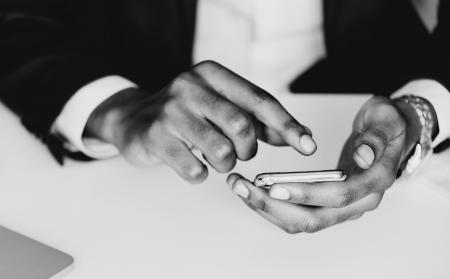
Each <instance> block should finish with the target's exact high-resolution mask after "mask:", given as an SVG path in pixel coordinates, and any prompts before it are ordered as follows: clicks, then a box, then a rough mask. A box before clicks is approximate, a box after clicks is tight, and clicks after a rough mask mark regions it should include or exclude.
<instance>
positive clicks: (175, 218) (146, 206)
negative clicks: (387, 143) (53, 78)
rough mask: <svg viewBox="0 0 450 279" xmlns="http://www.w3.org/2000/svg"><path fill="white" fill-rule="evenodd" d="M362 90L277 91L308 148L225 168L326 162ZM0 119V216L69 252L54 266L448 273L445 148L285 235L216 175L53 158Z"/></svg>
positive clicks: (109, 270)
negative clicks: (310, 137)
mask: <svg viewBox="0 0 450 279" xmlns="http://www.w3.org/2000/svg"><path fill="white" fill-rule="evenodd" d="M367 98H368V96H310V95H304V96H296V97H290V96H287V97H284V98H282V99H281V101H282V102H283V103H284V104H286V106H287V107H288V108H289V110H290V111H291V112H292V113H293V114H294V115H295V116H297V117H298V118H299V119H301V120H302V121H303V122H304V123H305V124H308V125H309V126H310V128H312V130H313V132H314V135H315V138H316V139H317V141H318V145H319V150H318V152H317V154H316V155H315V156H314V157H311V158H305V157H302V156H300V155H298V154H296V153H295V152H293V151H292V150H290V149H289V148H274V147H269V146H266V145H263V144H261V145H260V150H259V154H258V155H257V157H256V158H255V159H254V160H253V161H250V162H246V163H239V164H238V167H237V169H236V170H237V171H240V172H242V173H243V174H245V175H247V176H248V177H251V178H253V177H254V175H256V174H257V173H259V172H266V171H294V170H315V169H330V168H334V167H335V163H336V162H337V158H338V154H339V152H340V148H341V146H342V144H343V142H344V140H345V138H346V137H347V135H348V133H349V131H350V127H351V122H352V119H353V117H354V115H355V113H356V111H357V110H358V108H359V107H360V106H361V104H362V103H363V102H364V101H365V100H366V99H367ZM0 127H1V131H2V132H1V137H0V151H1V152H0V154H1V155H0V224H1V225H4V226H6V227H8V228H10V229H13V230H16V231H18V232H21V233H23V234H25V235H27V236H29V237H32V238H34V239H36V240H39V241H42V242H44V243H46V244H49V245H51V246H54V247H55V248H58V249H61V250H63V251H65V252H67V253H69V254H71V255H72V256H74V258H75V265H74V267H73V269H72V270H71V272H70V273H68V274H67V276H65V277H64V278H67V279H90V278H95V279H99V278H108V279H114V278H224V279H225V278H226V279H230V278H243V279H244V278H245V279H247V278H258V279H263V278H284V279H290V278H296V279H298V278H333V279H334V278H358V279H359V278H408V279H413V278H420V279H422V278H433V279H440V278H442V279H444V278H445V279H448V278H450V265H449V260H450V202H449V200H450V199H448V198H446V197H445V195H444V194H441V193H438V192H437V191H435V190H432V188H433V185H435V184H441V185H444V184H445V185H446V186H449V187H450V179H448V178H447V177H450V152H446V153H444V154H441V155H439V156H436V157H435V158H433V159H432V161H430V162H429V163H428V165H427V166H425V167H424V168H423V169H422V174H420V175H418V176H417V177H416V179H414V180H413V181H409V182H408V183H397V184H396V185H394V186H393V188H391V189H390V190H389V191H388V192H387V193H386V195H385V198H384V200H383V202H382V204H381V206H380V207H379V208H378V209H377V210H376V211H373V212H371V213H369V214H366V215H365V216H364V217H363V218H361V219H359V220H357V221H353V222H347V223H345V224H341V225H338V226H335V227H333V228H330V229H327V230H324V231H322V232H319V233H316V234H299V235H288V234H286V233H284V232H283V231H281V230H279V229H278V228H276V227H275V226H273V225H271V224H269V223H267V222H266V221H265V220H264V219H262V218H260V217H259V216H257V215H256V214H255V213H254V212H252V211H250V210H249V209H248V208H247V207H246V206H245V205H243V204H242V203H241V201H239V200H238V198H236V197H235V196H234V195H233V194H232V193H231V192H230V190H229V189H228V187H227V186H226V184H225V178H226V176H225V175H218V174H212V175H211V176H210V178H209V179H208V181H207V182H206V183H205V184H202V185H197V186H191V185H188V184H186V183H185V182H183V181H182V180H181V179H179V178H178V177H177V176H176V175H175V174H174V172H173V171H171V170H170V169H168V168H166V167H164V166H159V167H155V168H153V169H148V170H143V169H135V168H133V167H131V166H129V165H127V164H126V163H125V162H124V161H122V159H114V160H108V161H102V162H93V163H79V162H67V164H66V165H65V166H64V167H60V166H59V165H58V164H57V163H56V162H55V161H54V160H53V159H52V158H51V156H50V155H49V153H48V152H47V150H46V148H45V147H44V146H43V145H42V144H41V143H40V142H38V141H37V140H36V139H35V138H34V137H33V136H31V135H30V134H28V132H26V131H25V130H24V129H23V128H22V127H21V125H20V124H19V121H18V120H17V119H16V118H15V117H14V116H13V115H12V114H11V113H10V112H9V111H7V110H6V109H5V108H4V107H0ZM444 192H445V191H444ZM0 249H1V247H0Z"/></svg>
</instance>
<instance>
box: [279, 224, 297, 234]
mask: <svg viewBox="0 0 450 279" xmlns="http://www.w3.org/2000/svg"><path fill="white" fill-rule="evenodd" d="M283 230H284V231H285V232H286V233H288V234H298V233H300V232H301V230H299V229H298V227H297V226H292V225H290V226H287V227H283Z"/></svg>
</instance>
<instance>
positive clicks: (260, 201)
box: [253, 198, 270, 213]
mask: <svg viewBox="0 0 450 279" xmlns="http://www.w3.org/2000/svg"><path fill="white" fill-rule="evenodd" d="M253 204H254V206H255V207H256V208H257V209H259V210H261V211H263V212H266V213H270V212H269V211H270V208H269V206H268V204H267V202H266V201H265V200H264V198H260V199H257V200H256V201H255V202H254V203H253Z"/></svg>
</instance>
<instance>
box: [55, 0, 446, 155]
mask: <svg viewBox="0 0 450 279" xmlns="http://www.w3.org/2000/svg"><path fill="white" fill-rule="evenodd" d="M438 1H439V0H413V2H414V4H415V6H416V7H417V9H418V11H419V14H420V15H421V17H422V18H423V20H424V23H425V25H426V26H427V27H428V28H429V30H430V31H431V30H433V29H434V28H435V26H436V23H437V7H438ZM322 23H323V15H322V1H320V0H199V3H198V15H197V24H196V26H197V27H196V28H197V29H196V36H195V42H194V53H193V58H194V62H195V63H197V62H200V61H203V60H215V61H218V62H219V63H221V64H222V65H224V66H226V67H228V68H230V69H231V70H233V71H235V72H237V73H239V74H240V75H242V76H244V77H245V78H246V79H248V80H250V81H252V82H253V83H255V84H257V85H259V86H260V87H262V88H264V89H266V90H268V91H269V92H271V94H273V95H274V96H275V97H276V96H277V95H279V94H283V93H285V92H288V84H289V83H290V82H291V81H292V80H293V79H294V78H295V77H297V76H298V75H299V74H301V73H302V72H304V71H305V70H306V69H308V68H309V67H310V66H312V65H313V64H314V63H315V62H317V61H318V60H319V59H320V58H322V57H324V56H325V55H326V51H325V44H324V34H323V28H322ZM136 86H138V85H135V84H133V83H132V82H130V81H129V80H127V79H126V78H124V77H120V76H107V77H104V78H101V79H98V80H96V81H94V82H92V83H90V84H88V85H86V86H84V87H83V88H81V89H80V90H78V92H76V93H75V94H74V96H73V97H72V98H71V99H70V100H69V101H68V102H67V103H66V105H65V106H64V108H63V110H62V112H61V114H60V115H59V116H58V118H57V119H56V120H55V123H54V125H53V130H54V131H55V132H57V133H60V134H62V135H63V136H64V137H65V138H66V139H67V140H68V144H69V145H70V146H71V147H72V149H75V150H79V151H81V152H83V153H85V154H86V155H88V156H91V157H93V158H97V159H102V158H109V157H112V156H115V155H117V154H118V150H117V149H116V148H115V147H114V146H112V145H108V144H105V143H102V142H100V141H97V140H93V139H86V138H82V134H83V130H84V128H85V125H86V122H87V120H88V118H89V116H90V114H91V113H92V112H93V111H94V110H95V108H96V107H97V106H98V105H100V104H101V103H102V102H103V101H104V100H106V99H107V98H109V97H110V96H112V95H114V94H115V93H117V92H119V91H121V90H122V89H125V88H127V87H136ZM406 94H412V95H417V96H420V97H423V98H426V99H427V100H428V101H430V102H431V104H432V105H433V107H434V108H435V110H436V114H437V117H438V122H439V127H440V133H439V135H438V137H437V138H436V139H435V141H434V144H435V145H437V144H439V143H440V142H442V141H443V140H445V139H447V138H450V94H449V92H448V90H447V89H446V88H445V87H443V86H442V85H441V84H439V83H438V82H436V81H432V80H417V81H412V82H411V83H409V84H407V85H405V87H403V88H402V89H400V90H399V91H398V92H396V93H395V94H394V96H396V97H397V96H401V95H406Z"/></svg>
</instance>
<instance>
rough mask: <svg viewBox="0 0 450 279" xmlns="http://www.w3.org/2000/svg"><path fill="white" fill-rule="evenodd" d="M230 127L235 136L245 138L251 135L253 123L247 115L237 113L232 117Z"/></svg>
mask: <svg viewBox="0 0 450 279" xmlns="http://www.w3.org/2000/svg"><path fill="white" fill-rule="evenodd" d="M229 127H230V130H231V131H230V132H231V133H232V134H233V135H237V136H242V137H244V136H247V135H249V134H250V132H251V129H252V121H251V120H250V118H249V117H248V116H247V115H245V114H243V113H241V112H238V111H236V112H234V113H233V114H232V116H231V117H230V120H229Z"/></svg>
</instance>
